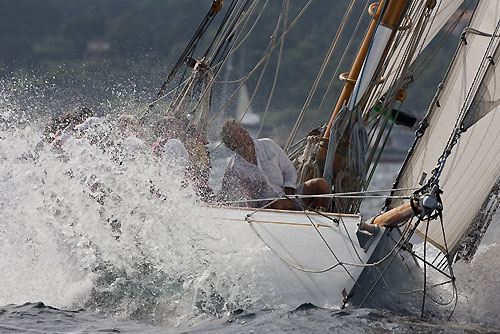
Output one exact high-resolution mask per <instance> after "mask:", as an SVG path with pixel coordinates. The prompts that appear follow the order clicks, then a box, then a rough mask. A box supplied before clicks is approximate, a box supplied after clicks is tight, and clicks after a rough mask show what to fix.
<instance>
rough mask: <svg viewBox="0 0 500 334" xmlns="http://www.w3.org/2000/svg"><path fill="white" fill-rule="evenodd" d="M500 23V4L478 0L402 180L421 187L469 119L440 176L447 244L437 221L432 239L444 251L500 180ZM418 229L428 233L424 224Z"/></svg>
mask: <svg viewBox="0 0 500 334" xmlns="http://www.w3.org/2000/svg"><path fill="white" fill-rule="evenodd" d="M499 20H500V2H498V1H497V0H481V1H479V3H478V5H477V8H476V11H475V13H474V14H473V17H472V20H471V23H470V27H471V28H472V29H469V30H468V31H469V32H468V33H467V34H466V36H465V41H462V42H461V44H460V46H459V49H458V50H457V53H456V55H455V58H454V61H453V63H452V65H451V66H450V68H449V71H448V73H447V76H446V78H445V81H444V82H443V86H442V90H441V91H438V93H437V95H436V98H435V99H436V100H435V101H434V103H433V104H432V105H431V106H430V108H429V111H428V114H427V116H426V119H427V120H428V122H429V126H428V128H427V129H426V131H425V133H424V134H423V136H422V137H421V138H420V139H419V140H418V142H417V144H416V146H415V149H414V152H413V153H412V154H411V155H410V156H409V157H408V160H407V162H406V164H405V165H404V167H403V169H402V171H401V173H400V176H399V184H398V185H397V187H398V188H407V187H418V186H419V180H420V179H421V177H422V175H423V173H427V174H428V175H429V174H430V173H431V171H432V170H433V168H434V167H435V166H436V163H437V162H438V159H439V157H440V156H441V154H442V153H443V150H444V148H445V147H446V144H447V142H448V140H449V138H450V135H451V134H452V133H453V131H455V129H456V128H457V125H459V123H457V120H459V119H460V118H461V117H463V116H464V115H465V117H464V118H463V123H462V129H463V130H467V131H466V132H465V133H463V134H462V135H461V138H460V140H459V142H458V143H457V144H456V145H455V147H454V148H453V151H452V153H451V155H450V156H449V157H448V158H447V161H446V164H445V167H444V169H443V172H442V174H441V177H440V187H441V189H442V190H443V191H444V194H443V196H442V198H443V207H444V210H443V221H444V234H445V236H446V240H445V238H444V237H443V231H442V228H441V225H440V224H439V222H438V221H434V223H433V222H431V223H430V226H429V230H428V239H430V241H431V242H432V243H433V244H434V245H436V246H437V247H439V248H440V249H441V250H443V251H444V250H445V249H446V248H448V250H449V251H450V252H453V251H454V250H455V249H456V248H457V246H458V244H459V243H460V241H461V239H462V237H463V235H464V233H465V232H466V231H467V228H468V226H469V224H470V223H471V221H472V220H473V219H474V217H475V215H476V214H477V212H478V211H479V210H480V208H481V205H482V204H483V202H484V201H485V200H486V198H487V196H488V194H489V193H490V191H491V189H492V187H493V185H494V184H495V182H496V181H497V180H498V178H499V177H500V135H499V133H500V110H499V109H500V108H499V103H498V101H499V99H500V87H499V85H498V83H499V82H500V70H499V69H498V68H497V67H498V66H499V62H498V61H496V60H498V59H497V58H498V44H499V43H500V41H499V39H500V38H499V37H498V35H497V34H496V33H495V31H496V29H497V26H498V23H499ZM474 31H476V32H477V31H480V32H484V33H481V34H478V33H474ZM485 66H486V70H485ZM471 98H472V100H471ZM419 230H420V233H421V234H424V233H425V224H421V226H420V227H419Z"/></svg>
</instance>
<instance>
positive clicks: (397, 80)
mask: <svg viewBox="0 0 500 334" xmlns="http://www.w3.org/2000/svg"><path fill="white" fill-rule="evenodd" d="M427 19H428V16H427V15H426V9H425V8H424V10H423V11H422V13H421V15H420V17H419V19H418V23H417V25H416V26H415V30H414V31H415V32H417V33H416V34H415V35H414V36H413V37H412V38H411V39H410V41H409V43H408V47H407V49H406V51H405V56H404V57H403V59H405V61H404V62H403V63H402V66H399V67H398V71H397V73H396V75H395V76H394V78H393V83H392V85H391V86H390V87H391V88H390V89H389V90H388V91H387V93H386V94H387V96H391V97H392V98H391V99H390V100H389V101H386V103H384V104H383V106H382V110H384V109H387V110H392V109H393V106H394V104H395V102H396V99H395V96H394V94H393V92H396V91H398V90H399V88H400V87H402V86H403V82H404V81H403V74H404V73H407V70H408V68H409V66H410V64H411V60H412V59H411V57H412V55H413V54H414V52H415V49H416V48H417V46H418V43H419V41H420V39H421V37H422V33H423V32H422V29H423V28H425V26H426V24H427ZM384 107H385V108H384ZM389 115H390V113H389V112H387V113H386V115H385V118H384V120H383V121H382V124H381V126H380V129H385V128H386V126H387V123H388V121H389ZM391 129H392V127H391ZM382 136H383V131H379V134H378V136H377V138H376V140H375V142H374V146H375V147H378V145H379V143H380V140H381V138H382ZM387 139H388V137H387V138H386V141H387ZM384 146H385V144H384ZM373 153H374V151H372V154H373ZM372 154H371V155H370V157H369V159H368V160H369V161H370V162H371V159H372ZM380 154H381V153H380ZM373 172H374V170H372V173H373Z"/></svg>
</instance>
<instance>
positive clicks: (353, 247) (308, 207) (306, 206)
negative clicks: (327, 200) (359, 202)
mask: <svg viewBox="0 0 500 334" xmlns="http://www.w3.org/2000/svg"><path fill="white" fill-rule="evenodd" d="M289 197H292V196H289ZM296 202H297V203H298V204H299V205H301V204H300V203H299V202H298V201H296ZM302 205H303V206H304V207H305V208H307V209H308V210H310V211H313V212H315V213H316V214H318V215H320V216H322V217H324V218H327V219H329V220H331V221H332V222H333V223H334V224H336V225H338V222H337V223H335V220H334V219H333V218H332V217H329V216H327V215H325V214H323V213H322V212H321V211H318V210H316V209H315V208H312V207H310V206H309V205H306V204H304V202H302ZM303 212H304V213H305V214H306V215H307V212H306V211H305V210H304V209H303ZM338 219H339V220H340V222H341V223H342V227H343V228H344V231H345V233H346V235H347V238H348V239H349V242H350V243H351V247H352V249H353V250H354V252H355V253H356V256H357V257H358V259H359V262H361V263H362V264H364V262H363V260H362V259H361V256H360V255H359V253H358V249H357V247H356V246H355V244H354V241H352V238H351V234H350V233H349V230H348V229H347V226H346V224H345V221H344V218H343V217H342V216H339V217H338Z"/></svg>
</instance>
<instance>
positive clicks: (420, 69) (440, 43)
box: [413, 0, 475, 77]
mask: <svg viewBox="0 0 500 334" xmlns="http://www.w3.org/2000/svg"><path fill="white" fill-rule="evenodd" d="M474 1H475V0H470V1H469V2H468V4H467V5H466V7H465V8H464V9H463V10H462V12H461V13H460V15H458V16H457V17H456V18H455V20H454V21H453V23H452V25H451V26H450V27H449V28H448V29H447V30H446V32H445V33H444V35H442V36H441V37H440V39H439V40H438V42H437V43H436V45H435V46H434V47H433V48H432V50H430V51H429V53H428V54H427V55H426V56H425V57H424V59H422V60H421V61H420V64H415V69H414V71H413V72H414V73H417V74H416V77H419V76H420V74H421V73H422V72H423V71H424V70H425V68H426V65H427V64H429V63H430V62H431V61H432V59H434V57H435V56H436V55H437V51H439V50H440V49H441V48H442V47H443V45H444V43H445V42H446V41H447V40H448V39H449V37H450V36H451V33H452V32H453V31H454V30H455V28H456V26H457V25H458V24H459V23H460V21H461V20H462V18H463V16H464V15H465V13H466V12H467V11H468V10H469V7H470V6H471V4H472V3H473V2H474Z"/></svg>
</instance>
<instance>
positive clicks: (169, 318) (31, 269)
mask: <svg viewBox="0 0 500 334" xmlns="http://www.w3.org/2000/svg"><path fill="white" fill-rule="evenodd" d="M23 84H25V83H22V84H19V82H18V83H17V84H16V85H13V86H12V85H10V84H5V83H2V85H1V87H2V91H1V92H0V102H1V103H0V105H1V107H0V119H2V120H3V121H2V125H0V184H1V185H2V189H3V191H2V192H0V223H1V225H0V226H1V227H0V252H1V254H2V258H1V259H0V281H1V282H2V285H0V305H5V304H8V303H14V304H23V303H25V302H27V301H32V302H34V301H43V302H44V303H45V304H48V305H51V306H54V307H58V308H70V309H76V308H81V307H84V308H86V309H88V310H91V311H95V312H99V313H101V314H104V315H112V316H124V317H127V318H130V319H137V320H140V321H142V322H149V323H162V324H169V325H180V324H182V325H183V326H188V325H190V324H200V323H202V321H204V320H207V319H208V320H210V319H214V318H218V317H220V316H223V315H225V314H227V313H228V312H229V313H231V312H235V311H237V310H245V311H251V310H269V309H273V310H277V309H279V306H278V305H268V304H266V303H265V302H263V298H262V297H263V296H264V295H268V294H272V291H271V290H270V289H271V288H270V287H265V286H262V285H261V282H260V281H259V278H260V277H262V276H263V275H265V265H264V263H263V260H262V254H263V252H267V251H268V250H267V249H266V248H265V246H264V245H262V244H244V247H243V246H242V243H244V242H245V241H244V240H241V239H238V238H237V237H236V238H234V239H233V238H232V237H230V236H232V235H231V233H225V231H223V230H221V229H220V228H219V226H218V225H217V224H208V223H207V220H206V219H205V218H206V217H205V216H206V215H207V211H206V209H205V207H204V205H203V204H201V203H200V202H199V200H198V199H197V197H196V195H195V193H194V191H193V190H192V189H191V188H190V187H183V186H182V184H181V182H180V179H181V178H182V177H181V174H182V173H180V172H179V171H178V170H175V169H165V168H162V166H161V164H160V163H159V162H158V161H156V160H155V159H154V157H153V156H152V154H151V151H150V149H149V147H148V145H147V144H146V143H145V142H144V141H143V140H141V139H133V140H132V141H128V143H129V144H130V143H132V144H133V145H132V146H130V147H128V148H127V147H126V145H125V144H126V142H119V143H120V144H122V145H121V146H117V142H116V141H115V142H114V143H113V144H112V145H111V144H110V145H111V146H109V147H105V149H104V150H103V147H101V146H102V145H96V144H95V141H93V140H92V138H93V137H92V136H91V135H92V133H90V134H91V135H90V136H89V135H86V136H83V137H73V138H70V139H69V140H68V141H67V142H65V143H64V145H63V147H62V150H55V149H54V147H53V146H51V145H48V144H43V145H42V144H39V143H40V141H41V140H42V135H41V134H42V127H43V121H44V120H40V119H39V118H40V115H42V118H46V116H44V115H46V114H47V113H48V112H49V110H48V109H47V105H45V104H44V103H43V101H44V99H46V95H47V94H46V93H43V94H41V93H36V94H37V95H36V98H33V96H32V95H30V94H34V93H33V92H38V91H39V90H38V89H37V88H36V87H33V86H32V85H27V84H26V85H25V86H23ZM19 86H21V88H19ZM11 87H16V91H15V92H14V91H13V89H12V88H11ZM23 87H24V88H23ZM118 95H119V97H120V99H121V100H120V106H119V107H117V108H116V109H113V106H111V107H110V106H109V105H108V108H109V110H111V112H110V113H109V110H108V113H109V114H110V115H111V116H109V117H108V118H105V120H104V125H103V126H101V127H100V128H98V129H94V130H92V129H91V130H89V132H91V131H95V136H97V137H99V138H102V137H103V133H104V134H105V137H106V138H108V137H113V136H115V137H116V136H117V134H116V133H115V129H114V127H113V121H112V120H113V118H115V117H113V115H114V114H115V116H116V114H119V113H121V112H123V110H127V109H128V107H124V105H126V103H124V102H123V101H124V99H125V98H126V97H124V95H125V94H122V93H119V94H118ZM26 96H28V97H29V98H25V97H26ZM30 96H31V97H30ZM21 97H22V98H21ZM35 100H36V103H35V102H34V101H35ZM60 103H61V104H63V102H60ZM135 104H137V101H131V105H135ZM48 105H51V106H54V105H55V102H54V101H50V103H48ZM96 105H99V104H98V103H96ZM56 109H60V110H63V109H64V106H62V105H59V106H57V108H56ZM95 136H94V137H95ZM35 147H38V149H35ZM110 152H122V153H123V155H121V156H120V161H117V159H116V156H113V154H111V153H110ZM217 167H218V166H214V168H217ZM394 170H396V168H394ZM391 171H392V169H391ZM389 174H393V173H392V172H391V173H389ZM391 179H392V175H389V177H387V182H388V184H390V181H391ZM151 185H154V188H155V189H157V190H159V192H160V193H161V196H158V195H157V194H156V193H155V192H152V191H151ZM380 187H381V188H386V185H380ZM496 220H497V221H498V219H496ZM494 223H495V221H494V222H493V223H492V225H494ZM498 233H499V231H498V228H495V227H493V229H492V231H491V233H490V235H494V236H498ZM494 236H492V237H490V241H489V243H488V242H487V244H486V245H485V246H482V247H481V250H480V251H479V252H478V254H477V255H476V259H475V260H474V261H472V263H470V264H465V263H459V264H457V266H456V271H455V273H456V276H457V279H458V285H459V293H460V303H459V307H458V309H457V311H456V316H455V317H456V318H458V319H460V320H465V321H473V322H482V323H485V324H489V325H498V324H499V323H500V320H499V319H498V315H497V313H496V312H495V310H496V309H498V306H499V305H500V300H499V298H490V297H489V296H491V295H494V294H495V293H496V287H497V286H498V283H499V278H498V277H499V275H498V270H497V269H496V266H497V264H498V258H499V254H500V247H498V245H497V244H496V243H494V241H493V240H494V239H495V237H494ZM471 273H472V274H471ZM321 312H326V311H321ZM321 312H320V311H316V316H317V317H321ZM266 314H267V315H266V316H265V317H266V318H267V317H268V313H266ZM280 314H282V315H283V314H284V313H280ZM282 315H281V316H279V317H282ZM325 317H326V318H329V317H330V315H327V316H325ZM264 320H265V319H264ZM282 320H283V319H281V318H280V319H279V321H278V322H277V325H278V324H279V323H280V321H282ZM259 326H260V325H259ZM355 328H357V327H356V326H355Z"/></svg>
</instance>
